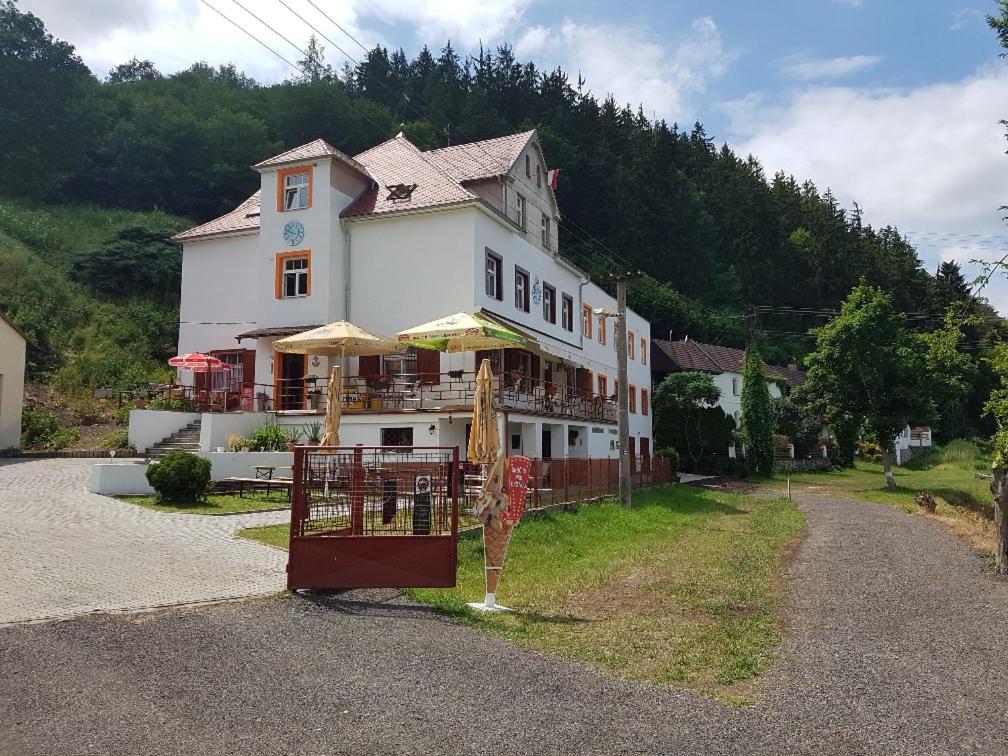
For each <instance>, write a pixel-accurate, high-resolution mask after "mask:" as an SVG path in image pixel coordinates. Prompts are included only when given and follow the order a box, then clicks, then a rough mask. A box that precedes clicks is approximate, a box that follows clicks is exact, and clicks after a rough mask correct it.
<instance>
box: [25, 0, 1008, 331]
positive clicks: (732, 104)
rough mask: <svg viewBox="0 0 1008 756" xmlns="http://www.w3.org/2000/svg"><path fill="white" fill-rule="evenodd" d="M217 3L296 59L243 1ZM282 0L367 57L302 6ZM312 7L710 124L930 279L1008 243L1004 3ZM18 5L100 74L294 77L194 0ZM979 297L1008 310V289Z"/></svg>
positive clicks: (439, 2)
mask: <svg viewBox="0 0 1008 756" xmlns="http://www.w3.org/2000/svg"><path fill="white" fill-rule="evenodd" d="M207 2H208V3H210V4H211V5H213V6H215V7H216V8H218V9H219V10H220V11H222V12H223V13H225V14H227V15H228V16H230V17H231V18H234V19H235V20H237V21H239V22H240V23H241V24H242V25H243V26H246V27H247V28H249V29H250V30H252V31H254V32H255V33H256V34H257V35H260V36H261V37H262V38H263V39H266V40H269V41H270V42H271V44H274V45H275V46H276V47H277V49H278V50H282V51H283V52H284V53H285V54H286V55H288V56H289V57H290V59H292V60H296V59H297V57H298V55H297V53H296V52H295V51H294V50H292V49H291V48H290V47H289V46H287V45H286V43H284V42H282V41H281V40H278V39H277V38H276V37H274V36H273V35H272V34H271V32H269V31H268V30H266V29H264V28H263V27H261V26H260V25H259V24H258V23H257V22H256V21H254V20H253V19H251V18H250V17H249V16H248V15H247V14H246V13H245V12H244V11H243V10H242V9H240V8H239V7H238V5H236V3H235V2H234V0H207ZM240 2H241V3H242V4H243V5H245V6H246V7H247V8H249V9H251V10H252V11H253V12H255V13H256V14H257V15H259V16H260V17H261V18H263V19H265V20H267V21H269V22H270V23H271V24H273V25H275V26H276V28H277V29H279V30H280V31H281V32H283V33H284V34H285V35H287V36H289V37H290V38H291V39H292V40H294V41H296V42H300V43H303V42H304V41H305V40H306V38H307V35H308V34H309V30H308V29H307V27H306V26H305V25H304V24H303V23H302V22H301V21H300V20H298V19H297V18H296V17H294V16H293V14H291V13H290V12H289V11H287V10H286V9H285V8H284V7H283V6H282V5H280V4H279V3H278V2H276V0H240ZM286 2H287V3H288V4H289V5H291V7H293V8H295V9H297V10H298V11H299V12H301V13H302V14H303V15H304V16H305V17H306V18H308V19H309V20H311V21H312V22H313V23H315V24H316V25H317V26H318V27H319V28H320V29H322V30H323V31H324V32H325V33H326V34H328V35H330V36H331V37H332V38H333V40H334V41H336V42H339V43H340V45H341V46H343V47H344V49H345V50H346V51H347V52H349V53H350V54H352V55H354V56H357V55H359V54H360V50H359V49H357V48H356V47H355V46H354V44H353V43H352V42H350V41H349V40H347V39H346V38H345V37H343V36H342V34H341V33H340V32H339V31H338V30H337V29H336V28H335V27H334V26H333V25H332V24H331V23H330V22H329V21H327V20H326V19H325V18H324V17H322V16H321V14H319V13H318V12H317V11H316V10H315V9H314V8H312V7H311V4H310V2H309V0H286ZM314 2H315V3H316V5H319V7H321V8H323V9H324V10H325V11H326V12H327V13H328V14H329V15H330V16H332V17H333V18H335V19H336V20H337V21H338V22H339V23H341V24H342V25H343V26H345V27H346V28H347V29H349V30H350V31H351V32H352V33H353V34H354V35H355V36H356V37H357V38H358V39H360V40H362V41H364V42H365V43H366V44H372V43H375V42H380V43H382V44H385V45H388V46H391V47H399V46H402V47H404V48H405V49H406V50H407V51H408V52H411V53H412V52H415V51H416V50H417V49H418V48H419V46H420V45H421V44H423V43H425V42H426V43H428V44H430V45H431V46H432V47H440V46H441V45H442V44H443V43H444V41H445V40H446V39H448V38H449V37H450V38H451V39H452V40H453V43H454V44H455V46H456V48H457V49H459V50H460V51H461V52H475V51H476V50H477V49H478V46H479V44H480V42H482V43H483V44H484V46H486V47H491V48H492V47H494V46H495V45H497V44H500V43H502V42H510V43H511V44H513V45H514V46H515V49H516V52H517V54H518V56H519V58H520V59H527V58H531V59H533V60H535V61H537V63H539V64H540V65H541V66H545V67H552V66H554V65H558V64H559V65H562V66H563V67H564V68H565V69H566V70H567V71H568V72H569V73H570V74H571V76H572V77H575V76H576V73H577V72H578V71H581V72H582V73H583V74H584V76H585V77H586V79H587V81H588V87H589V89H590V90H591V91H592V92H593V93H595V94H597V95H604V94H606V93H608V92H612V93H613V94H614V95H615V96H616V98H617V100H619V101H620V102H630V103H632V104H634V105H635V106H636V105H637V104H638V103H641V102H643V104H644V108H645V112H647V113H648V114H654V115H656V116H657V117H661V118H666V119H667V120H675V121H678V122H680V123H683V124H687V125H689V124H692V122H693V121H694V120H695V119H697V118H699V119H701V120H702V121H703V123H704V124H705V127H706V128H707V132H708V134H710V135H711V136H713V137H714V138H716V139H717V140H718V141H724V140H727V141H728V142H729V143H730V144H731V145H732V146H733V147H735V148H736V149H737V150H739V151H741V152H743V153H748V152H752V153H753V154H755V155H756V156H757V157H758V158H759V159H760V160H761V162H762V163H763V165H764V166H765V168H766V169H767V172H768V173H773V172H774V171H776V170H784V171H785V172H787V173H793V174H795V175H796V176H798V177H799V178H802V179H804V178H811V179H813V180H814V181H815V182H816V184H817V185H818V186H819V187H820V188H822V189H824V188H826V187H829V188H831V190H832V191H833V192H834V194H835V195H836V196H837V198H838V200H839V201H840V202H841V204H842V205H844V206H845V207H850V206H852V204H853V203H854V202H857V203H858V204H859V205H860V207H861V208H862V210H863V212H864V215H865V217H866V219H867V220H868V221H869V222H871V223H873V224H875V225H880V224H885V223H893V224H896V225H898V226H899V227H900V229H901V230H903V231H905V232H907V233H908V234H909V235H910V237H911V239H912V240H913V241H914V242H915V243H916V244H917V245H918V250H919V253H920V255H921V257H922V258H923V259H924V261H925V263H926V265H927V267H928V268H930V269H933V268H934V267H935V266H936V265H937V263H938V261H939V260H941V259H956V260H959V261H960V262H962V263H963V264H964V265H966V267H967V268H969V260H971V259H974V258H978V257H979V258H985V259H989V258H992V257H1000V256H1001V255H1002V254H1004V253H1005V252H1008V234H1006V229H1005V226H1004V223H1003V221H1002V220H1001V213H1000V212H999V211H998V207H999V206H1000V205H1003V204H1008V156H1005V155H1004V150H1005V147H1006V146H1008V145H1006V142H1005V140H1004V136H1003V132H1004V128H1003V127H1001V126H1000V125H999V124H998V120H999V119H1000V118H1004V117H1008V96H1006V95H1008V61H1004V60H1000V59H999V58H998V53H999V49H998V47H997V44H996V40H995V38H994V35H993V33H992V32H991V31H990V30H989V29H988V28H987V27H986V24H985V22H984V15H985V14H986V13H988V12H992V11H993V10H994V6H995V3H994V2H993V0H745V1H743V0H736V1H734V2H731V1H729V0H703V1H701V0H667V1H666V2H645V1H644V0H624V1H623V2H620V3H611V2H601V1H600V0H588V1H587V2H583V1H582V2H575V1H574V0H549V2H547V1H546V0H482V1H481V2H466V1H465V0H407V1H406V2H403V1H402V0H338V1H337V0H314ZM20 4H21V6H22V7H24V8H26V9H29V10H32V11H34V12H36V13H38V14H39V15H40V16H41V17H42V18H43V20H45V21H46V23H47V25H48V26H49V28H50V30H51V31H53V33H55V34H56V35H57V36H60V37H62V38H64V39H67V40H69V41H70V42H72V43H73V44H75V45H76V46H77V47H78V50H79V51H80V53H81V55H82V56H83V58H84V60H85V61H86V62H87V63H88V64H89V65H90V66H91V68H92V70H94V71H95V72H96V73H98V74H99V75H101V74H103V73H104V72H106V71H107V70H108V69H109V68H110V67H111V66H112V65H114V64H116V63H119V62H123V61H125V60H128V59H129V58H131V57H133V56H134V55H136V56H138V57H141V58H150V59H152V60H154V61H155V63H157V65H158V66H159V68H160V69H161V70H162V71H164V72H171V71H174V70H178V69H180V68H184V67H186V66H188V65H189V64H190V63H191V62H192V61H193V60H197V59H204V60H207V61H208V62H210V63H224V62H234V63H236V64H237V65H238V66H239V67H241V68H243V69H244V70H246V71H247V72H248V73H250V74H251V75H253V76H255V77H256V78H258V79H259V80H261V81H275V80H278V79H281V78H284V77H286V76H288V75H289V70H288V69H287V67H286V65H285V64H284V63H282V62H281V61H279V60H278V59H276V58H274V57H273V56H271V55H270V54H269V53H267V52H265V51H264V50H263V49H262V48H261V47H259V46H257V44H256V43H255V42H254V41H252V40H250V39H249V38H247V37H246V36H244V35H243V34H242V33H241V32H239V31H238V30H236V29H235V28H234V27H232V26H230V25H229V24H228V23H227V22H226V21H225V20H223V19H221V18H220V16H218V15H216V14H215V13H214V12H213V11H211V10H209V9H208V8H207V7H206V6H205V5H204V4H202V3H201V2H200V0H76V1H75V2H74V3H67V2H66V1H65V0H21V2H20ZM327 48H328V53H329V59H330V62H332V63H334V64H336V65H337V66H340V65H342V62H343V61H344V60H345V59H344V57H343V56H342V55H340V54H339V53H338V52H337V51H336V50H335V49H333V46H332V45H327ZM561 167H562V166H561ZM561 201H562V198H561ZM978 234H979V235H980V236H977V235H978ZM988 295H989V296H990V298H991V300H992V302H993V303H994V304H996V305H997V306H998V307H999V309H1001V310H1002V312H1006V313H1008V279H1005V280H1001V279H999V280H998V281H997V283H996V284H995V285H993V286H992V287H991V288H990V289H989V290H988Z"/></svg>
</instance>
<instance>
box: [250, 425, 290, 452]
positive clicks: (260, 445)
mask: <svg viewBox="0 0 1008 756" xmlns="http://www.w3.org/2000/svg"><path fill="white" fill-rule="evenodd" d="M294 430H295V431H296V432H297V434H298V435H299V436H300V434H301V431H300V429H294ZM290 440H291V436H290V435H289V434H288V431H287V430H286V429H285V428H284V427H283V426H281V425H280V424H279V423H277V421H276V419H275V418H272V417H267V419H266V422H265V423H263V424H262V426H261V427H259V428H257V429H256V431H255V433H253V434H252V435H251V436H249V437H248V438H247V439H245V441H246V442H247V443H248V448H249V450H250V451H287V442H288V441H290Z"/></svg>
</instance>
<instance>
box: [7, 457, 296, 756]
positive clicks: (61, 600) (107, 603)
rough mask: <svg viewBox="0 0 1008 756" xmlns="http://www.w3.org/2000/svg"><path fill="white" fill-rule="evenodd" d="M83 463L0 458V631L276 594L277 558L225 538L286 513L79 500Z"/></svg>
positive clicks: (280, 568)
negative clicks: (189, 510) (199, 511)
mask: <svg viewBox="0 0 1008 756" xmlns="http://www.w3.org/2000/svg"><path fill="white" fill-rule="evenodd" d="M93 462H94V460H88V459H30V460H29V459H11V460H0V626H2V625H4V624H6V623H11V622H25V621H32V620H42V619H53V618H61V617H68V616H73V615H76V614H84V613H87V612H92V611H114V610H137V609H143V608H146V607H156V606H165V605H169V604H185V603H193V602H200V601H213V600H218V599H225V598H233V597H238V596H249V595H257V594H264V593H275V592H277V591H279V590H282V589H283V587H284V585H285V582H286V581H285V579H284V567H285V566H286V564H287V555H286V554H283V553H282V552H279V551H277V550H276V549H270V548H267V547H265V546H261V545H259V544H256V543H252V542H250V541H246V540H243V539H242V540H239V539H237V538H235V537H234V534H235V533H236V532H237V531H238V530H239V529H241V528H245V527H250V526H253V525H261V524H266V523H272V522H285V521H287V520H288V519H289V518H290V515H289V513H287V512H273V513H262V514H245V515H233V516H226V517H217V516H214V517H208V516H205V515H188V514H174V513H168V512H155V511H153V510H150V509H144V508H143V507H138V506H133V505H131V504H126V503H123V502H121V501H116V500H115V499H111V498H109V497H107V496H99V495H98V494H93V493H89V492H88V490H87V484H88V477H89V475H90V473H91V466H92V464H93ZM0 753H2V752H0Z"/></svg>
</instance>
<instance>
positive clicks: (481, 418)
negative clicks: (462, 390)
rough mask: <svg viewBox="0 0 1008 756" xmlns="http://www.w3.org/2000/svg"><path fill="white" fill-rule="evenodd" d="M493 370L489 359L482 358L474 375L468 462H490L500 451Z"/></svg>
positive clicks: (492, 461) (494, 460) (493, 460)
mask: <svg viewBox="0 0 1008 756" xmlns="http://www.w3.org/2000/svg"><path fill="white" fill-rule="evenodd" d="M493 396H494V387H493V372H492V371H491V369H490V360H483V363H482V364H481V365H480V368H479V373H478V374H477V375H476V392H475V394H473V419H472V429H471V430H470V432H469V448H468V450H467V451H468V455H467V456H468V457H469V461H470V462H479V463H480V464H486V465H489V464H492V463H494V462H496V461H497V455H498V454H499V453H500V433H499V431H498V429H497V411H496V410H495V409H494V399H493Z"/></svg>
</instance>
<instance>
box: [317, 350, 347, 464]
mask: <svg viewBox="0 0 1008 756" xmlns="http://www.w3.org/2000/svg"><path fill="white" fill-rule="evenodd" d="M342 384H343V370H342V368H339V367H334V368H333V369H332V371H331V372H330V373H329V388H328V391H327V392H326V410H325V434H324V435H323V436H322V442H321V445H322V446H339V443H340V439H339V424H340V412H341V410H342V407H341V401H342V400H341V397H340V387H341V386H342Z"/></svg>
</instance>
